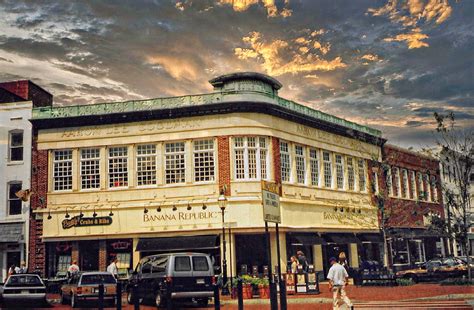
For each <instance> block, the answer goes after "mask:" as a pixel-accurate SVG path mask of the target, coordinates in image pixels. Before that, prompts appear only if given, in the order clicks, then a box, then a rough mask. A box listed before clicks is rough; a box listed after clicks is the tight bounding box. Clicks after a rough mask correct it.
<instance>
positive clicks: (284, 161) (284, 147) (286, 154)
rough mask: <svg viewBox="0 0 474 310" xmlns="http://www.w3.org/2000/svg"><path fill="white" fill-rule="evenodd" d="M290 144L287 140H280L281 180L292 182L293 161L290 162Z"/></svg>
mask: <svg viewBox="0 0 474 310" xmlns="http://www.w3.org/2000/svg"><path fill="white" fill-rule="evenodd" d="M289 148H290V146H289V144H288V143H287V142H280V161H281V168H280V169H281V180H282V182H290V176H291V162H290V150H289Z"/></svg>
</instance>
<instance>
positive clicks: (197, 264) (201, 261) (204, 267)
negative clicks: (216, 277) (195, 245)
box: [193, 256, 209, 271]
mask: <svg viewBox="0 0 474 310" xmlns="http://www.w3.org/2000/svg"><path fill="white" fill-rule="evenodd" d="M193 270H194V271H208V270H209V265H208V263H207V258H206V257H205V256H193Z"/></svg>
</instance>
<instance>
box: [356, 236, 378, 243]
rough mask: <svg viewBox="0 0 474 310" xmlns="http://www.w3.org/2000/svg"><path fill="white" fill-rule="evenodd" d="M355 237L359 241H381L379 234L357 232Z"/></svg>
mask: <svg viewBox="0 0 474 310" xmlns="http://www.w3.org/2000/svg"><path fill="white" fill-rule="evenodd" d="M357 239H359V240H360V241H361V242H372V243H383V237H382V235H381V234H358V235H357Z"/></svg>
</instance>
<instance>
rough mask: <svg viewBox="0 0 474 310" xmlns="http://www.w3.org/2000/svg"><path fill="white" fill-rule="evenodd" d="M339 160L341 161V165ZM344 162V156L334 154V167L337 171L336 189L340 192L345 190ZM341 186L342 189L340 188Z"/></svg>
mask: <svg viewBox="0 0 474 310" xmlns="http://www.w3.org/2000/svg"><path fill="white" fill-rule="evenodd" d="M338 159H340V160H341V161H340V162H339V163H338ZM344 162H345V161H344V156H342V154H334V167H335V170H336V189H338V190H345V173H344ZM340 182H342V183H340ZM339 185H341V187H339Z"/></svg>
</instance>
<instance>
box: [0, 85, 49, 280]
mask: <svg viewBox="0 0 474 310" xmlns="http://www.w3.org/2000/svg"><path fill="white" fill-rule="evenodd" d="M51 101H52V96H51V95H50V94H49V93H47V92H46V91H44V90H42V89H41V88H40V87H38V86H37V85H35V84H34V83H32V82H31V81H15V82H7V83H0V141H2V143H1V144H0V158H1V160H0V197H1V199H0V276H1V279H2V280H0V281H2V282H3V279H5V277H6V275H7V272H8V268H9V266H11V265H13V264H15V265H16V266H19V265H20V262H21V261H22V260H25V261H26V257H27V247H26V244H27V242H28V225H27V223H28V218H29V210H30V208H29V206H30V203H29V202H28V201H22V199H20V198H19V197H18V196H17V195H16V193H18V192H19V191H21V190H28V189H30V181H31V173H30V172H31V127H32V125H31V123H30V122H29V119H30V118H31V109H32V107H33V106H44V105H47V104H51ZM27 199H28V194H27V192H24V200H27Z"/></svg>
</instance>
